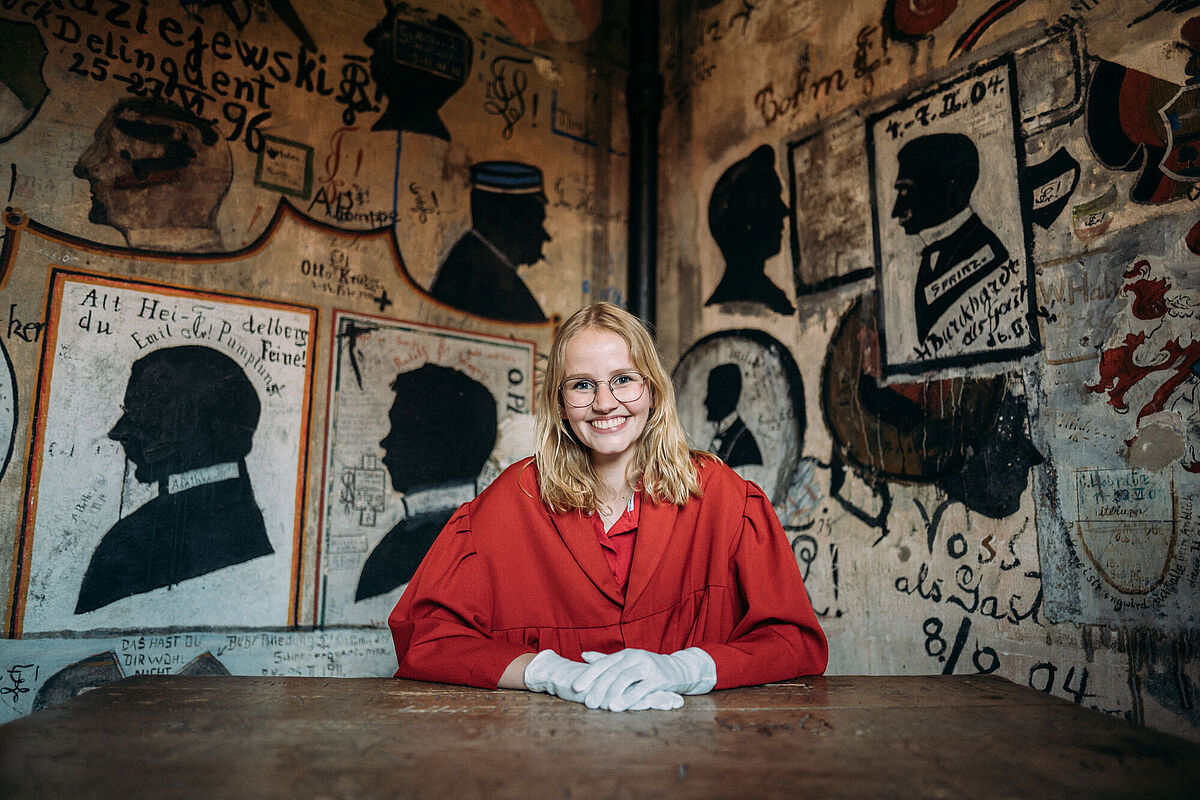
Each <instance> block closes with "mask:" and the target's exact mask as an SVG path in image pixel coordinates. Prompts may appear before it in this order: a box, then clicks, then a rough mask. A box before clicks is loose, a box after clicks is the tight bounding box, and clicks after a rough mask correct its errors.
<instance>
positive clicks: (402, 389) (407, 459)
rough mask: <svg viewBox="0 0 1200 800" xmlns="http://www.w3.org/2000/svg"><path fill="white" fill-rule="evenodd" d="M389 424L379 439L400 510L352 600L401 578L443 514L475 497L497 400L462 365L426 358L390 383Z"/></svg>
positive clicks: (411, 570)
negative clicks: (398, 495) (454, 366)
mask: <svg viewBox="0 0 1200 800" xmlns="http://www.w3.org/2000/svg"><path fill="white" fill-rule="evenodd" d="M392 389H393V390H394V391H395V392H396V399H395V401H394V402H393V403H392V409H391V411H390V412H389V413H388V419H389V421H390V422H391V429H390V430H389V431H388V434H387V436H385V437H384V438H383V439H382V440H381V441H380V442H379V446H380V447H382V448H383V451H384V456H383V465H384V466H385V467H386V468H387V471H388V474H389V475H390V476H391V480H392V488H393V489H395V490H396V491H397V492H402V493H403V494H404V498H403V502H404V507H405V517H404V519H402V520H400V522H398V523H397V524H396V526H395V527H393V528H392V529H391V530H390V531H388V532H387V534H385V535H384V537H383V539H381V540H380V542H379V544H378V545H376V546H375V549H374V550H372V551H371V554H370V555H369V556H368V557H367V560H366V563H364V564H363V568H362V573H361V574H360V575H359V578H358V588H357V590H356V591H355V595H354V600H355V602H358V601H360V600H366V599H368V598H371V597H376V596H378V595H381V594H384V593H386V592H390V591H391V590H392V589H395V588H396V587H397V586H401V585H403V584H405V583H408V581H409V580H411V579H412V576H413V573H414V572H416V570H417V567H418V566H419V565H420V563H421V559H423V558H424V557H425V553H426V552H428V550H429V548H430V546H431V545H432V544H433V540H434V539H436V538H437V535H438V533H439V532H441V530H442V527H443V526H444V525H445V524H446V521H447V520H449V519H450V515H451V514H453V513H454V510H455V508H457V507H458V505H459V504H460V503H462V502H465V501H466V500H469V499H471V498H472V497H474V496H475V479H476V478H477V477H479V473H480V472H481V471H482V469H483V466H484V464H485V463H486V462H487V460H488V458H489V457H490V456H491V453H492V449H493V448H494V447H495V445H496V431H497V419H496V400H495V398H494V397H493V396H492V393H491V392H490V391H488V389H487V387H486V386H484V385H483V384H482V383H480V382H479V381H476V380H475V379H473V378H470V377H468V376H467V375H465V374H463V373H462V372H460V371H458V370H456V369H451V368H450V367H442V366H438V365H436V364H425V365H423V366H421V367H419V368H418V369H415V370H411V371H409V372H401V373H400V374H399V375H397V376H396V379H395V381H393V382H392Z"/></svg>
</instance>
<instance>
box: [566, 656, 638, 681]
mask: <svg viewBox="0 0 1200 800" xmlns="http://www.w3.org/2000/svg"><path fill="white" fill-rule="evenodd" d="M625 652H626V651H624V650H622V651H620V652H617V653H611V654H609V655H602V656H600V657H599V658H597V659H595V660H589V659H587V656H588V655H591V653H585V654H584V658H585V660H588V665H587V666H586V667H584V669H583V671H582V672H580V673H579V676H578V677H577V678H575V681H574V683H573V684H572V685H573V686H574V687H575V689H576V690H578V691H586V690H587V688H588V687H590V686H593V685H594V684H595V682H596V681H597V680H598V679H599V678H600V676H602V675H604V674H606V673H608V672H609V671H611V670H614V669H621V667H622V665H624V663H625V661H626V655H625Z"/></svg>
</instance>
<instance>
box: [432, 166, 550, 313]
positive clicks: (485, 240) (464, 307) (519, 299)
mask: <svg viewBox="0 0 1200 800" xmlns="http://www.w3.org/2000/svg"><path fill="white" fill-rule="evenodd" d="M545 221H546V195H545V194H544V192H543V191H542V171H541V170H540V169H538V168H537V167H533V166H530V165H528V164H521V163H518V162H515V161H486V162H482V163H479V164H475V165H474V166H472V167H471V229H470V230H469V231H467V232H466V233H465V234H464V235H463V237H462V238H461V239H459V240H458V242H457V243H456V244H455V245H454V247H453V248H452V249H451V250H450V253H449V254H448V255H447V256H446V260H445V261H443V262H442V265H441V267H440V268H439V269H438V272H437V275H436V276H435V277H434V279H433V284H432V285H431V286H430V287H429V293H430V294H431V295H432V296H433V297H434V298H435V299H437V300H440V301H442V302H443V303H446V304H448V305H451V306H454V307H455V308H457V309H459V310H461V311H466V312H468V313H471V314H476V315H478V316H481V317H488V318H490V319H498V320H505V321H507V322H545V321H546V315H545V313H543V311H542V307H541V306H540V305H539V304H538V301H537V300H536V299H535V298H534V296H533V294H532V293H531V292H530V291H529V288H528V287H526V286H525V282H524V281H522V280H521V278H520V276H519V275H518V274H517V267H519V266H520V265H522V264H535V263H537V262H538V261H540V260H541V258H542V247H543V246H544V245H545V244H546V242H548V241H550V237H549V235H548V234H547V233H546V228H545V225H544V223H545Z"/></svg>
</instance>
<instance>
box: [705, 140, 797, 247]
mask: <svg viewBox="0 0 1200 800" xmlns="http://www.w3.org/2000/svg"><path fill="white" fill-rule="evenodd" d="M782 190H783V184H782V182H780V180H779V175H778V173H777V172H776V171H775V151H774V150H772V149H771V148H770V147H769V146H768V145H762V146H761V147H758V148H756V149H755V150H754V152H752V153H751V154H750V155H748V156H746V157H745V158H743V159H741V160H740V161H737V162H735V163H734V164H733V165H731V166H730V167H729V169H727V170H725V172H724V173H722V175H721V177H720V178H718V179H717V183H716V185H715V186H713V190H712V195H711V197H710V198H709V201H708V229H709V231H710V232H711V233H712V236H713V239H715V240H716V242H717V247H719V248H720V249H721V253H722V254H723V255H724V256H725V260H726V261H727V262H728V261H729V260H731V259H734V258H736V259H738V260H739V261H756V262H763V261H766V260H767V259H768V258H770V257H771V256H773V255H775V254H776V253H778V252H779V251H780V249H782V247H783V220H784V217H786V216H787V213H788V208H787V205H786V204H785V203H784V202H783V200H782V199H780V193H781V192H782Z"/></svg>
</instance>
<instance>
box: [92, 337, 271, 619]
mask: <svg viewBox="0 0 1200 800" xmlns="http://www.w3.org/2000/svg"><path fill="white" fill-rule="evenodd" d="M123 408H124V413H123V414H122V415H121V417H120V419H118V420H117V423H116V424H115V425H114V426H113V428H112V430H111V431H109V434H108V436H109V438H110V439H113V440H114V441H117V442H120V443H121V446H122V447H123V448H124V450H125V457H126V458H127V459H129V461H130V462H131V463H132V464H133V465H134V467H135V472H134V477H135V478H136V479H137V480H138V481H140V482H141V483H147V484H157V485H158V496H157V497H155V498H154V499H152V500H150V501H148V502H147V503H145V504H144V505H142V506H141V507H139V508H138V509H137V510H136V511H134V512H133V513H132V514H130V515H129V516H127V517H124V518H122V519H120V520H118V521H117V523H116V524H115V525H113V526H112V528H111V529H109V531H108V533H106V534H105V535H104V537H103V538H102V539H101V540H100V543H99V544H98V545H97V546H96V550H95V552H93V553H92V558H91V562H90V563H89V564H88V567H87V571H86V572H85V573H84V576H83V583H82V585H81V587H80V589H79V600H78V603H77V604H76V607H75V613H76V614H83V613H86V612H88V611H94V610H95V609H97V608H100V607H102V606H106V605H108V604H109V603H112V602H114V601H116V600H120V599H122V598H125V597H129V596H131V595H135V594H141V593H144V592H148V591H150V590H152V589H158V588H160V587H163V586H173V585H175V584H177V583H180V582H181V581H185V580H188V579H190V578H196V577H199V576H201V575H206V574H208V573H210V572H215V571H217V570H219V569H223V568H225V567H230V566H233V565H235V564H241V563H243V562H245V561H249V560H251V559H254V558H258V557H260V556H265V555H270V554H271V553H272V552H274V550H273V548H272V547H271V542H270V540H269V539H268V538H267V533H266V528H265V526H264V525H263V517H262V511H261V510H260V509H259V507H258V504H257V503H256V502H255V499H254V491H253V489H252V488H251V486H250V479H249V477H248V476H247V474H246V461H245V459H246V456H247V455H248V454H249V453H250V450H251V445H252V439H253V437H254V431H255V429H256V428H257V427H258V419H259V413H260V410H261V406H260V403H259V399H258V395H257V394H256V393H255V391H254V387H253V386H252V385H251V383H250V381H249V379H247V378H246V374H245V373H244V372H243V371H242V369H241V367H239V366H238V364H237V362H235V361H234V360H233V359H231V358H229V357H228V356H226V355H225V354H223V353H220V352H218V351H216V350H214V349H212V348H210V347H199V346H194V345H189V346H184V347H169V348H165V349H162V350H155V351H154V352H151V353H148V354H147V355H145V356H142V357H141V358H139V359H138V360H137V361H135V362H133V366H132V367H131V369H130V374H129V383H128V384H127V385H126V388H125V401H124V403H123Z"/></svg>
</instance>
